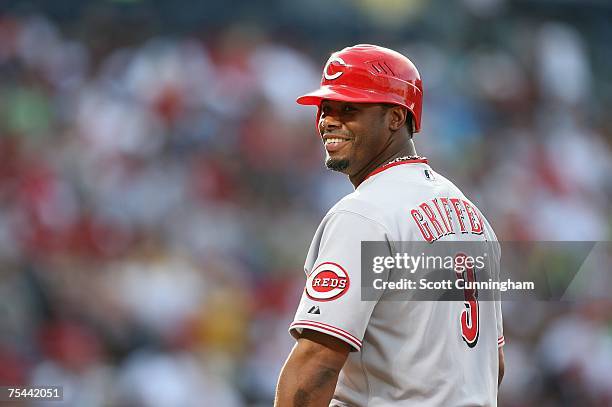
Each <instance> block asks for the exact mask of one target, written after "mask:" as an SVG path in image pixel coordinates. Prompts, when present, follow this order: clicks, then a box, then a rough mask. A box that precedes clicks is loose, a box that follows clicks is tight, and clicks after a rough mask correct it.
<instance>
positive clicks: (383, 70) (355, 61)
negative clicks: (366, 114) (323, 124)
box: [297, 44, 423, 133]
mask: <svg viewBox="0 0 612 407" xmlns="http://www.w3.org/2000/svg"><path fill="white" fill-rule="evenodd" d="M324 99H328V100H338V101H343V102H355V103H393V104H396V105H400V106H404V107H405V108H406V109H408V111H409V112H410V113H412V117H413V123H414V128H413V131H414V132H415V133H416V132H418V131H419V130H420V129H421V108H422V105H423V85H422V83H421V76H420V75H419V71H417V69H416V67H415V66H414V64H413V63H412V62H411V61H410V60H409V59H408V58H406V57H405V56H403V55H402V54H400V53H399V52H395V51H393V50H390V49H388V48H383V47H379V46H377V45H369V44H359V45H355V46H352V47H348V48H344V49H343V50H341V51H338V52H334V53H333V54H332V55H331V57H329V59H328V60H327V63H326V64H325V68H323V77H322V78H321V87H320V88H319V89H317V90H315V91H314V92H310V93H307V94H305V95H303V96H300V97H299V98H298V99H297V102H298V103H299V104H301V105H316V106H319V107H320V106H321V101H322V100H324ZM318 118H319V114H317V121H318Z"/></svg>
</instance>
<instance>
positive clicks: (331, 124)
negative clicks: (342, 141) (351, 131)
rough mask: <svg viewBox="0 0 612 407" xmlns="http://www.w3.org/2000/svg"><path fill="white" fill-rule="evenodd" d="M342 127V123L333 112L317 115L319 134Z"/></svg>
mask: <svg viewBox="0 0 612 407" xmlns="http://www.w3.org/2000/svg"><path fill="white" fill-rule="evenodd" d="M340 128H342V123H341V122H340V120H338V118H337V117H335V116H334V115H333V114H329V113H326V114H321V116H320V117H319V131H320V132H321V134H324V133H329V132H332V131H334V130H338V129H340Z"/></svg>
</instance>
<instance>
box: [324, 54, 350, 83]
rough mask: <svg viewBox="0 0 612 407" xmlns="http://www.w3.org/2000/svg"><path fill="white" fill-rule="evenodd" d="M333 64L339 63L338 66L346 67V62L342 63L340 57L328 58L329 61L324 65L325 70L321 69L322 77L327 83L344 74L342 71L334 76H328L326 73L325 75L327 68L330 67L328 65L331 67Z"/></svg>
mask: <svg viewBox="0 0 612 407" xmlns="http://www.w3.org/2000/svg"><path fill="white" fill-rule="evenodd" d="M333 62H337V63H339V64H340V65H342V66H346V62H344V61H343V60H342V58H340V57H331V58H329V61H327V63H326V64H325V68H323V76H324V77H325V79H327V80H328V81H331V80H332V79H336V78H338V77H340V75H342V74H343V73H344V72H342V71H339V72H336V73H335V74H333V75H330V74H328V73H327V70H328V69H329V66H330V65H331V64H332V63H333Z"/></svg>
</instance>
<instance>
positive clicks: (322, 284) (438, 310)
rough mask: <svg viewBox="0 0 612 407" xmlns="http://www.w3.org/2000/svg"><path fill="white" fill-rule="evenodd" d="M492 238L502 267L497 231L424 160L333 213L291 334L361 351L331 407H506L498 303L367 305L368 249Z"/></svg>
mask: <svg viewBox="0 0 612 407" xmlns="http://www.w3.org/2000/svg"><path fill="white" fill-rule="evenodd" d="M485 240H486V241H490V242H495V245H496V259H495V261H494V262H493V263H495V264H497V265H498V264H499V263H498V260H499V245H498V243H497V238H496V237H495V234H494V232H493V230H492V229H491V226H490V225H489V224H488V222H487V221H486V219H485V218H484V217H483V216H482V214H481V213H480V211H479V210H478V209H477V208H476V207H475V206H474V204H472V203H471V202H470V201H469V200H468V199H467V198H466V197H465V196H464V195H463V193H461V191H460V190H459V189H458V188H457V187H456V186H455V185H453V184H452V183H451V182H450V181H448V180H447V179H445V178H444V177H442V176H441V175H439V174H437V173H435V172H434V171H433V170H432V169H431V167H429V165H428V164H427V161H426V160H424V159H417V160H411V161H403V162H397V163H393V164H387V165H386V166H383V167H381V168H379V169H378V170H376V171H375V172H373V173H372V174H370V176H369V177H368V178H366V180H365V181H364V182H363V183H361V184H360V185H359V186H358V187H357V188H356V190H355V191H354V192H353V193H351V194H349V195H347V196H346V197H344V198H343V199H342V200H341V201H340V202H338V203H337V204H336V205H335V206H334V207H333V208H332V209H331V210H330V211H329V212H328V213H327V215H326V216H325V217H324V219H323V220H322V222H321V224H320V225H319V227H318V229H317V231H316V233H315V236H314V239H313V241H312V244H311V246H310V250H309V252H308V255H307V258H306V263H305V266H304V269H305V272H306V275H307V282H306V287H305V289H304V293H303V295H302V298H301V301H300V304H299V307H298V310H297V312H296V315H295V319H294V321H293V323H292V324H291V326H290V328H289V331H290V333H291V334H292V335H293V336H296V337H297V335H298V334H299V333H301V332H302V330H303V329H312V330H315V331H320V332H324V333H326V334H328V335H332V336H334V337H336V338H339V339H341V340H343V341H345V342H346V343H348V344H349V345H350V346H351V347H352V349H353V350H354V352H351V353H350V354H349V357H348V359H347V362H346V364H345V365H344V367H343V369H342V371H341V373H340V376H339V379H338V384H337V386H336V390H335V393H334V397H333V400H332V402H331V404H330V405H331V406H420V407H422V406H460V405H461V406H494V405H496V404H497V376H498V347H499V346H502V345H503V344H504V337H503V333H502V316H501V306H500V303H499V301H475V302H474V301H473V302H468V301H467V298H466V301H465V303H464V302H462V301H390V300H389V299H390V298H391V297H390V296H392V295H393V293H391V292H389V290H381V291H380V296H379V297H378V300H376V301H362V299H361V285H362V284H361V264H360V262H361V256H360V251H361V242H362V241H384V242H389V256H393V255H394V248H393V247H394V246H393V243H392V242H398V241H405V242H415V241H421V242H429V243H431V244H432V245H435V244H436V243H437V242H439V241H440V242H441V241H485ZM490 267H495V265H490ZM497 267H498V266H497ZM498 271H499V270H498ZM466 314H468V315H466Z"/></svg>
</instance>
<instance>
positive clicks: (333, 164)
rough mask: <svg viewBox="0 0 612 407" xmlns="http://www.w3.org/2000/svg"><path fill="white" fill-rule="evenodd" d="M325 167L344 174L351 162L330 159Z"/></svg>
mask: <svg viewBox="0 0 612 407" xmlns="http://www.w3.org/2000/svg"><path fill="white" fill-rule="evenodd" d="M325 166H326V167H327V168H329V169H330V170H332V171H339V172H343V171H344V170H346V169H347V168H348V166H349V160H347V159H340V160H339V159H334V158H328V159H327V160H326V161H325Z"/></svg>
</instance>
